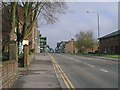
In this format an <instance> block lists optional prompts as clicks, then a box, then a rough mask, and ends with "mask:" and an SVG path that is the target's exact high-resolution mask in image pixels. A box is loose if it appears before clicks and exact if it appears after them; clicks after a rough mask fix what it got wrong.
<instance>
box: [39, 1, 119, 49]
mask: <svg viewBox="0 0 120 90" xmlns="http://www.w3.org/2000/svg"><path fill="white" fill-rule="evenodd" d="M67 5H68V10H69V11H70V12H67V13H66V14H64V15H59V22H57V23H55V24H54V25H43V24H39V30H40V32H41V34H42V36H46V37H47V39H48V41H47V42H48V45H50V46H51V47H53V48H55V47H56V44H57V42H60V41H66V40H69V39H70V38H75V35H76V34H77V33H79V32H80V31H87V30H92V31H93V33H94V37H95V38H97V37H98V36H97V35H98V34H97V24H98V23H97V15H96V13H86V11H95V12H98V13H99V17H100V36H104V35H106V34H109V33H111V32H113V31H116V30H117V29H118V3H117V2H67Z"/></svg>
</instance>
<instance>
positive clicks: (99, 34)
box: [87, 11, 100, 39]
mask: <svg viewBox="0 0 120 90" xmlns="http://www.w3.org/2000/svg"><path fill="white" fill-rule="evenodd" d="M87 13H96V14H97V22H98V39H99V38H100V28H99V13H98V12H94V11H91V12H90V11H87Z"/></svg>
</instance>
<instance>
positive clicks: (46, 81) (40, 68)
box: [12, 54, 61, 88]
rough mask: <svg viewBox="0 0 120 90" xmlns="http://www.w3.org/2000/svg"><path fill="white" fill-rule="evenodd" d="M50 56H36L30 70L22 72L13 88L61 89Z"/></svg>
mask: <svg viewBox="0 0 120 90" xmlns="http://www.w3.org/2000/svg"><path fill="white" fill-rule="evenodd" d="M50 59H51V58H50V56H49V55H48V54H46V55H45V56H44V54H36V55H35V60H33V61H32V63H31V65H30V67H29V68H28V70H24V71H22V73H21V74H20V77H19V79H18V80H17V81H16V83H15V84H14V85H13V86H12V88H61V85H60V83H59V80H58V78H57V76H56V73H55V71H54V68H53V65H52V62H51V60H50Z"/></svg>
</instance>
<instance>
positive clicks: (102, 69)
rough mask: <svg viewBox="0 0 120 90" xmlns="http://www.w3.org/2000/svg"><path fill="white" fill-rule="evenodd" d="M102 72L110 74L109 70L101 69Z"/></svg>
mask: <svg viewBox="0 0 120 90" xmlns="http://www.w3.org/2000/svg"><path fill="white" fill-rule="evenodd" d="M100 70H101V71H103V72H108V71H107V70H105V69H100Z"/></svg>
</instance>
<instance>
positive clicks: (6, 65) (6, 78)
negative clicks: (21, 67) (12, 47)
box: [0, 60, 19, 88]
mask: <svg viewBox="0 0 120 90" xmlns="http://www.w3.org/2000/svg"><path fill="white" fill-rule="evenodd" d="M0 70H1V72H0V80H2V86H1V88H9V87H11V85H12V84H13V83H14V82H15V81H16V80H17V79H18V75H19V74H18V62H17V61H16V60H10V61H4V62H3V63H2V65H0Z"/></svg>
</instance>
